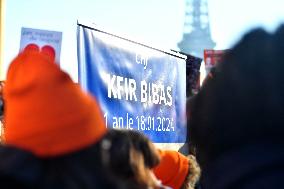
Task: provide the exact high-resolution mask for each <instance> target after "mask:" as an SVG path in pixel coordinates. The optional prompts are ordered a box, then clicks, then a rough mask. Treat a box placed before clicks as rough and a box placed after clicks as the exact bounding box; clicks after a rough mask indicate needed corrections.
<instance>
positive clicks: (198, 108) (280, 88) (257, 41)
mask: <svg viewBox="0 0 284 189" xmlns="http://www.w3.org/2000/svg"><path fill="white" fill-rule="evenodd" d="M283 49H284V25H282V26H281V27H279V28H278V29H277V31H276V32H275V33H273V34H270V33H267V32H266V31H264V30H262V29H255V30H253V31H251V32H249V33H248V34H246V35H245V36H244V37H243V38H242V39H241V41H240V42H238V43H237V44H236V45H235V46H234V47H233V48H232V50H230V51H229V52H228V53H227V54H226V55H225V57H224V59H223V61H222V62H221V63H220V64H219V65H217V66H216V68H215V74H214V75H213V77H212V78H211V79H209V80H208V81H206V82H205V83H204V85H203V86H202V88H201V90H200V92H199V94H197V96H195V98H194V102H193V103H192V105H191V117H190V120H189V124H190V127H189V135H190V139H191V142H192V143H193V145H194V146H196V149H197V151H196V154H197V156H196V158H197V161H198V162H199V164H200V166H201V170H202V174H201V180H200V183H201V186H202V189H207V188H210V189H237V188H238V189H254V188H255V189H262V188H265V189H267V188H283V178H284V161H283V159H284V137H283V136H284V74H283V70H284V59H283V53H284V50H283ZM281 186H282V187H281Z"/></svg>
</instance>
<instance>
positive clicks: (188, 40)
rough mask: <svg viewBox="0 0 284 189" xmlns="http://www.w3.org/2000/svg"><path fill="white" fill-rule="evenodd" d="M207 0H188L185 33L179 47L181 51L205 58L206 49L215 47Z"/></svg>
mask: <svg viewBox="0 0 284 189" xmlns="http://www.w3.org/2000/svg"><path fill="white" fill-rule="evenodd" d="M215 45H216V43H215V42H214V41H213V40H212V39H211V34H210V26H209V17H208V4H207V0H186V7H185V22H184V33H183V38H182V40H181V42H179V43H178V47H179V49H180V51H181V52H184V53H187V54H191V55H194V56H197V57H199V58H203V50H204V49H213V48H214V47H215Z"/></svg>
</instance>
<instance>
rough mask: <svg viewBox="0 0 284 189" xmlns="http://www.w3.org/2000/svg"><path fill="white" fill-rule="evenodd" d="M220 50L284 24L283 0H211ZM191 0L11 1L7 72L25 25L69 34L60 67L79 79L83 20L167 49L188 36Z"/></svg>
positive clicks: (211, 18)
mask: <svg viewBox="0 0 284 189" xmlns="http://www.w3.org/2000/svg"><path fill="white" fill-rule="evenodd" d="M208 10H209V21H210V29H211V36H212V39H213V41H215V42H216V47H215V49H228V48H231V47H232V46H233V45H234V44H235V43H236V42H237V41H238V40H239V39H240V38H241V37H242V35H244V34H245V33H246V32H248V31H249V30H251V29H253V28H255V27H264V28H265V29H267V30H268V31H271V32H273V31H274V30H275V28H277V26H278V25H279V24H280V23H282V22H283V23H284V1H283V0H208ZM184 12H185V0H6V17H5V33H4V68H1V69H4V70H7V68H8V65H9V63H10V62H11V60H12V59H13V58H14V57H15V56H16V55H17V53H18V52H19V46H20V34H21V28H22V27H28V28H37V29H46V30H54V31H61V32H63V40H62V46H61V57H60V66H61V68H62V69H63V70H65V71H67V72H68V73H69V74H70V75H71V76H72V78H73V79H74V81H77V77H78V75H77V54H76V29H77V20H78V19H79V20H84V21H87V22H89V23H95V24H97V25H98V26H100V27H103V28H105V29H106V30H107V31H109V32H111V33H114V34H118V35H122V36H125V37H127V38H130V39H133V40H135V41H138V42H143V43H146V44H149V45H150V46H154V47H158V48H163V49H176V50H178V48H177V43H178V42H179V41H180V40H181V39H182V34H183V25H184Z"/></svg>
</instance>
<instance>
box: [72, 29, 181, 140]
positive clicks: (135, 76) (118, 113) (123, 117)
mask: <svg viewBox="0 0 284 189" xmlns="http://www.w3.org/2000/svg"><path fill="white" fill-rule="evenodd" d="M77 43H78V64H79V69H78V70H79V82H80V84H81V86H82V87H83V88H84V89H85V90H87V91H89V92H90V93H92V94H93V95H94V96H95V97H96V99H97V100H98V102H99V104H100V106H101V108H102V111H103V113H104V118H105V121H106V123H107V127H108V128H115V129H120V128H121V129H123V128H124V129H134V130H138V131H141V132H143V133H145V134H146V135H147V136H148V137H149V138H150V139H151V140H152V141H153V142H155V143H184V142H185V139H186V112H185V111H186V107H185V104H186V63H185V58H184V57H182V56H179V55H177V54H174V53H169V52H164V51H161V50H158V49H155V48H152V47H149V46H146V45H143V44H139V43H136V42H133V41H130V40H127V39H124V38H121V37H118V36H115V35H112V34H109V33H106V32H104V31H101V30H98V29H95V28H91V27H89V26H84V25H81V24H78V31H77Z"/></svg>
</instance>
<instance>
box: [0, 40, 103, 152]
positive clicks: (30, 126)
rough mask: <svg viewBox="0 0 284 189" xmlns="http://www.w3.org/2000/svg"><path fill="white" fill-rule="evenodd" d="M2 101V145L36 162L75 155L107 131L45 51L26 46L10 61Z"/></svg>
mask: <svg viewBox="0 0 284 189" xmlns="http://www.w3.org/2000/svg"><path fill="white" fill-rule="evenodd" d="M4 98H5V103H6V104H5V112H4V119H5V138H6V141H5V142H6V144H8V145H12V146H16V147H19V148H22V149H25V150H28V151H31V152H33V153H34V154H36V155H37V156H40V157H51V156H58V155H63V154H66V153H70V152H73V151H77V150H79V149H81V148H84V147H87V146H89V145H91V144H94V143H95V142H97V141H98V140H100V138H101V137H103V135H104V134H105V133H106V132H107V129H106V126H105V122H104V119H103V116H102V113H101V110H100V108H99V106H98V104H97V102H96V101H95V99H94V98H92V97H91V96H89V95H87V94H85V93H84V92H82V90H81V89H80V87H79V86H78V85H76V84H75V83H73V82H72V80H71V78H70V76H69V75H68V74H67V73H65V72H63V71H61V70H60V68H59V66H58V65H57V64H55V63H54V55H53V52H52V50H50V48H42V50H41V52H40V50H39V48H38V47H37V46H35V45H30V46H29V47H26V48H25V50H24V52H22V53H20V54H19V55H18V56H17V57H16V58H15V59H14V60H13V61H12V63H11V65H10V67H9V70H8V73H7V80H6V85H5V88H4Z"/></svg>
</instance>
